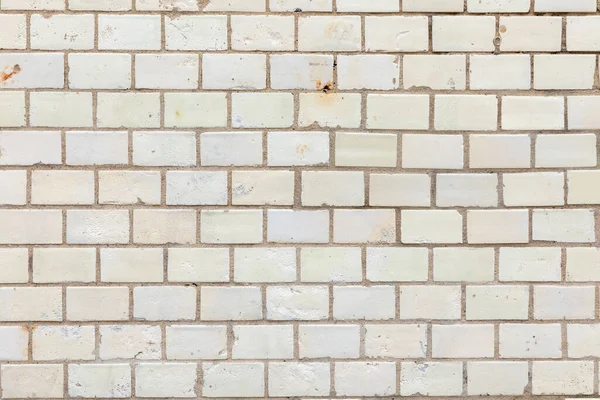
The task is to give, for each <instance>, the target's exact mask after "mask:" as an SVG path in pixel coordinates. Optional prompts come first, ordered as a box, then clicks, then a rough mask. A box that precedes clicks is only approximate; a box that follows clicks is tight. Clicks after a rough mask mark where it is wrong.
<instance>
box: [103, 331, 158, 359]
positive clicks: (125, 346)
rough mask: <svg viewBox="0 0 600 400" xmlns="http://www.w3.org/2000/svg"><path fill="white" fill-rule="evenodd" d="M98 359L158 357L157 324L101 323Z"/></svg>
mask: <svg viewBox="0 0 600 400" xmlns="http://www.w3.org/2000/svg"><path fill="white" fill-rule="evenodd" d="M99 333H100V341H99V343H100V354H99V356H100V359H101V360H114V359H120V358H121V359H127V358H135V359H140V360H148V359H150V360H151V359H159V358H160V356H161V354H160V353H161V350H160V343H161V331H160V326H158V325H154V326H151V325H103V326H100V327H99Z"/></svg>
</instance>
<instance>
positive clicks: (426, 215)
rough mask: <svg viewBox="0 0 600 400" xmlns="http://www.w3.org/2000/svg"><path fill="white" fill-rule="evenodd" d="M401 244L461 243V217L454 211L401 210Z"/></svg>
mask: <svg viewBox="0 0 600 400" xmlns="http://www.w3.org/2000/svg"><path fill="white" fill-rule="evenodd" d="M400 221H401V240H402V243H421V244H424V243H462V241H463V239H462V225H463V217H462V215H460V214H459V213H458V212H457V211H454V210H414V211H413V210H403V211H402V215H401V217H400Z"/></svg>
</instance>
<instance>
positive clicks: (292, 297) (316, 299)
mask: <svg viewBox="0 0 600 400" xmlns="http://www.w3.org/2000/svg"><path fill="white" fill-rule="evenodd" d="M266 317H267V319H269V320H275V321H286V320H306V321H316V320H322V319H327V318H328V317H329V291H328V290H327V287H326V286H314V285H311V286H269V287H268V288H267V315H266Z"/></svg>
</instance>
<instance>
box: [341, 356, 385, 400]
mask: <svg viewBox="0 0 600 400" xmlns="http://www.w3.org/2000/svg"><path fill="white" fill-rule="evenodd" d="M334 376H335V392H336V395H338V396H388V395H391V394H394V393H396V363H393V362H380V363H374V362H336V363H335V375H334Z"/></svg>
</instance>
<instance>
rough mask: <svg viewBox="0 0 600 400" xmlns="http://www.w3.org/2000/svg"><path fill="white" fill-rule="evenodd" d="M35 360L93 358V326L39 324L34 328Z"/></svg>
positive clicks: (94, 356)
mask: <svg viewBox="0 0 600 400" xmlns="http://www.w3.org/2000/svg"><path fill="white" fill-rule="evenodd" d="M32 340H33V346H32V347H33V359H34V360H63V359H67V360H93V359H95V358H96V355H95V354H94V352H95V333H94V327H93V326H38V327H36V328H35V329H34V330H33V338H32Z"/></svg>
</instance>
